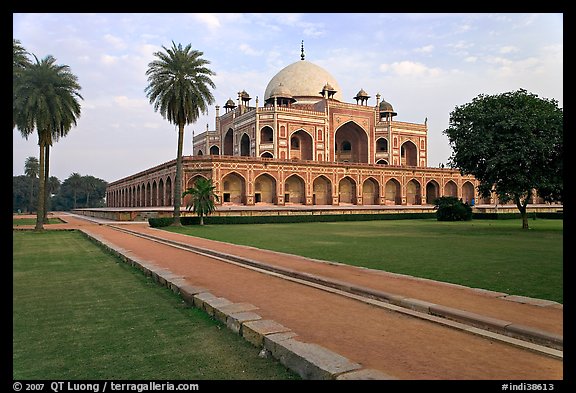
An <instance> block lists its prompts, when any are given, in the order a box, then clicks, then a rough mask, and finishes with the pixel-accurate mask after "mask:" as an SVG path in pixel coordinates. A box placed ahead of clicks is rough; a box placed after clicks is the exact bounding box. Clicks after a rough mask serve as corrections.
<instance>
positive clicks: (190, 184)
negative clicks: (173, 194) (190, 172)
mask: <svg viewBox="0 0 576 393" xmlns="http://www.w3.org/2000/svg"><path fill="white" fill-rule="evenodd" d="M200 178H202V179H205V177H204V176H202V175H195V176H192V177H191V178H190V179H188V181H187V182H186V189H185V190H184V191H186V190H188V189H190V188H192V187H194V185H195V184H196V181H197V180H198V179H200ZM191 199H192V196H191V195H186V196H185V197H184V199H182V206H184V207H187V206H188V204H189V203H190V200H191Z"/></svg>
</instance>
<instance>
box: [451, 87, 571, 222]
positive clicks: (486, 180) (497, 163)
mask: <svg viewBox="0 0 576 393" xmlns="http://www.w3.org/2000/svg"><path fill="white" fill-rule="evenodd" d="M563 118H564V116H563V111H562V109H561V108H559V107H558V102H557V101H556V100H554V99H544V98H539V97H538V96H537V95H535V94H532V93H529V92H527V91H526V90H524V89H519V90H517V91H512V92H507V93H502V94H497V95H484V94H481V95H479V96H477V97H476V98H474V99H473V100H472V102H470V103H467V104H464V105H462V106H458V107H456V109H455V110H454V111H453V112H451V113H450V123H449V127H448V128H447V129H446V130H444V133H445V134H446V135H447V136H448V139H449V141H450V146H451V147H452V156H451V157H450V161H449V164H450V166H451V167H453V168H459V169H460V171H461V172H462V173H463V174H470V175H474V176H475V177H476V179H478V181H479V182H480V184H479V187H478V191H479V193H480V195H481V196H483V197H487V196H489V195H490V193H491V192H495V193H496V195H497V196H498V198H499V199H500V200H501V201H503V202H506V201H510V200H512V201H514V203H515V204H516V206H517V207H518V210H519V211H520V214H521V216H522V228H525V229H528V217H527V214H526V206H527V204H528V202H529V200H530V199H531V197H532V196H533V192H534V190H536V192H537V193H538V195H540V196H542V197H543V198H545V199H546V200H557V201H562V200H563V191H564V190H563V182H562V178H563V173H562V172H563V167H562V160H563V151H564V147H563V130H564V125H563Z"/></svg>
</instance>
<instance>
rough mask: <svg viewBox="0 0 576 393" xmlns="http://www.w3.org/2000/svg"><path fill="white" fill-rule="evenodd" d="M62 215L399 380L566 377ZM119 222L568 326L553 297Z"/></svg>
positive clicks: (477, 343)
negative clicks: (514, 294) (374, 268)
mask: <svg viewBox="0 0 576 393" xmlns="http://www.w3.org/2000/svg"><path fill="white" fill-rule="evenodd" d="M62 218H64V219H65V220H66V221H67V224H51V225H49V226H48V225H47V226H46V228H54V229H56V228H75V229H81V230H83V231H85V232H87V233H89V234H92V235H94V236H98V237H99V238H102V239H105V240H106V241H108V242H110V243H113V244H114V245H116V246H117V247H122V248H123V249H125V250H127V252H129V253H130V254H131V255H134V256H137V257H138V258H141V259H144V260H146V261H149V262H151V263H154V264H156V265H158V266H161V267H164V268H166V269H169V270H170V271H172V272H173V273H175V274H178V275H180V276H182V277H184V278H185V279H186V280H188V281H189V282H190V283H191V284H192V285H196V286H201V287H204V288H207V289H209V290H210V292H212V293H213V294H214V295H216V296H220V297H225V298H227V299H229V300H231V301H233V302H248V303H251V304H253V305H255V306H256V307H258V310H257V311H256V312H257V313H258V314H259V315H261V316H262V317H263V318H265V319H271V320H274V321H276V322H278V323H281V324H282V325H284V326H286V327H288V328H290V329H291V330H292V331H294V332H295V333H297V334H298V340H299V341H303V342H311V343H316V344H319V345H321V346H323V347H325V348H328V349H330V350H332V351H334V352H336V353H339V354H341V355H343V356H345V357H347V358H348V359H350V360H351V361H353V362H357V363H360V364H361V365H362V366H363V367H366V368H373V369H376V370H380V371H382V372H384V373H386V374H389V375H391V376H393V377H396V378H398V379H414V380H419V379H426V380H434V379H438V380H462V379H466V380H470V379H473V380H477V379H483V380H494V379H497V380H529V379H530V380H561V379H563V361H562V360H559V359H556V358H553V357H550V356H546V355H543V354H540V353H536V352H531V351H526V350H524V349H521V348H517V347H514V346H511V345H508V344H505V343H502V342H500V341H497V340H492V339H488V338H485V337H480V336H477V335H472V334H470V333H467V332H463V331H460V330H456V329H452V328H447V327H445V326H442V325H439V324H436V323H432V322H429V321H426V320H422V319H417V318H413V317H409V316H406V315H403V314H400V313H396V312H392V311H388V310H385V309H382V308H378V307H375V306H373V305H370V304H365V303H362V302H359V301H356V300H353V299H350V298H346V297H342V296H338V295H335V294H332V293H329V292H326V291H322V290H318V289H315V288H311V287H309V286H304V285H302V284H298V283H294V282H290V281H286V280H283V279H280V278H277V277H273V276H270V275H267V274H263V273H259V272H255V271H252V270H249V269H245V268H241V267H238V266H235V265H232V264H229V263H225V262H222V261H218V260H215V259H213V258H209V257H205V256H201V255H197V254H192V253H190V252H189V251H185V250H181V249H176V248H173V247H169V246H166V245H163V244H159V243H157V242H153V241H149V240H145V239H142V238H138V237H134V236H132V235H129V234H126V233H123V232H120V231H117V230H114V229H112V228H110V227H109V226H107V225H98V224H96V223H93V222H89V221H86V220H84V219H81V218H77V217H74V216H69V215H66V216H62ZM120 226H124V227H126V228H128V229H130V230H138V231H141V232H142V233H147V234H153V235H154V236H159V235H161V236H162V237H165V238H167V239H171V240H177V241H180V242H186V243H189V244H193V245H195V246H200V247H203V248H209V249H213V250H218V251H221V252H225V253H228V254H233V255H238V256H242V257H245V258H250V259H253V260H257V261H261V262H264V263H267V264H271V265H272V264H273V265H277V266H284V267H288V268H290V269H293V270H298V271H302V272H308V273H312V274H316V275H320V276H323V277H329V278H332V279H336V280H342V281H347V282H350V283H353V284H355V285H361V286H364V287H368V288H372V289H376V290H380V291H385V292H388V293H394V294H398V295H403V296H407V297H409V298H414V299H418V300H421V301H426V302H431V303H435V304H438V305H443V306H446V307H454V308H458V309H461V310H465V311H469V312H473V313H476V314H482V315H485V316H487V317H490V318H496V319H502V320H506V321H510V322H513V323H515V324H520V325H524V326H528V327H531V328H535V329H539V330H542V331H545V332H550V333H554V334H558V335H562V333H563V309H562V307H561V306H558V305H556V304H553V303H552V302H538V301H532V302H531V303H532V304H531V303H525V302H527V301H529V299H521V298H520V299H518V298H514V297H511V298H507V297H506V296H505V294H499V293H495V292H490V291H482V290H473V289H470V288H466V287H462V286H456V285H449V284H444V283H439V282H435V281H430V280H421V279H415V278H412V277H408V276H402V275H395V274H388V273H385V272H379V271H372V270H368V269H362V268H356V267H351V266H345V265H337V264H329V263H321V262H318V261H311V260H308V259H305V258H302V257H294V256H291V255H285V254H281V253H276V252H268V251H263V250H257V249H254V248H250V247H243V246H234V245H230V244H226V243H221V242H214V241H209V240H204V239H200V238H193V237H189V236H184V235H179V234H173V233H169V232H165V231H161V230H157V229H153V228H150V227H149V226H148V224H125V225H120ZM518 300H520V301H518Z"/></svg>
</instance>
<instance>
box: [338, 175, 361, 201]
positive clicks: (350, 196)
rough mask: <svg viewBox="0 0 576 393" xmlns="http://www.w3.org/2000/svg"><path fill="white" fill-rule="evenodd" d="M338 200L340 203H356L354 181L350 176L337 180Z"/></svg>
mask: <svg viewBox="0 0 576 393" xmlns="http://www.w3.org/2000/svg"><path fill="white" fill-rule="evenodd" d="M338 201H339V202H340V203H341V204H352V205H355V204H356V203H357V200H356V182H355V181H354V179H352V178H351V177H350V176H345V177H343V178H342V179H341V180H340V181H339V182H338Z"/></svg>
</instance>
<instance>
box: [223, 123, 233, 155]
mask: <svg viewBox="0 0 576 393" xmlns="http://www.w3.org/2000/svg"><path fill="white" fill-rule="evenodd" d="M223 140H224V155H225V156H233V155H234V131H232V128H229V129H228V131H226V134H224V138H223Z"/></svg>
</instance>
